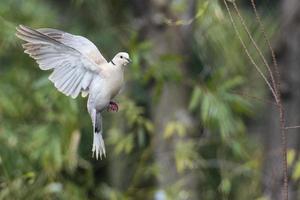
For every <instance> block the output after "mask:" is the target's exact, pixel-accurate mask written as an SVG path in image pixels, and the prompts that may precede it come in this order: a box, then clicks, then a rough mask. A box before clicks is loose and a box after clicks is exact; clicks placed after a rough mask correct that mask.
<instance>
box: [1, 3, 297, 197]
mask: <svg viewBox="0 0 300 200" xmlns="http://www.w3.org/2000/svg"><path fill="white" fill-rule="evenodd" d="M236 2H237V4H238V8H239V10H240V12H241V14H242V16H243V17H244V18H245V21H246V23H247V25H248V26H249V29H250V32H251V34H252V35H253V37H254V39H255V40H256V41H257V43H258V45H259V47H260V48H261V50H262V52H263V53H264V55H265V57H266V59H267V61H269V63H270V64H271V63H272V62H271V60H272V59H271V55H270V51H269V49H268V48H267V45H266V43H265V40H264V36H263V34H262V32H261V31H260V29H259V24H258V22H257V21H256V18H255V15H254V12H253V9H252V7H251V1H250V0H240V1H236ZM256 4H257V8H258V11H259V13H260V14H261V18H262V21H263V23H264V24H265V29H266V33H267V35H268V37H269V38H270V40H271V43H272V46H273V47H274V49H275V52H276V54H277V58H278V63H279V68H280V72H281V75H282V76H281V88H280V90H281V93H282V97H283V102H284V105H285V111H286V120H287V125H290V126H294V125H300V114H299V113H300V112H299V110H300V90H299V86H300V78H299V75H300V67H299V66H300V18H299V13H300V1H297V0H285V1H275V0H264V1H262V0H260V1H258V0H257V2H256ZM229 6H230V8H231V11H232V15H233V18H234V19H235V20H236V21H237V28H238V30H240V31H241V37H242V39H243V41H244V42H245V44H246V45H247V47H248V49H249V52H250V53H251V55H252V56H253V58H254V59H255V61H256V62H257V63H258V65H259V66H260V67H261V68H262V70H263V71H264V72H267V70H266V69H265V67H264V65H263V62H262V61H261V59H260V57H259V54H258V53H257V52H256V50H255V47H253V45H252V44H251V42H250V39H249V38H248V36H247V34H246V33H245V31H244V30H243V28H242V26H241V23H239V21H238V20H239V19H238V17H237V13H236V12H235V10H234V8H233V6H232V4H231V3H230V2H229ZM19 24H25V25H28V26H31V27H33V28H41V27H51V28H57V29H61V30H64V31H66V32H70V33H73V34H76V35H82V36H85V37H87V38H89V39H90V40H91V41H93V42H94V43H95V44H96V45H97V46H98V48H99V49H100V50H101V52H102V53H103V54H104V57H106V58H107V60H110V59H111V58H112V57H113V56H114V54H115V53H116V52H119V51H127V52H129V54H130V56H131V58H132V60H133V63H132V64H131V65H129V66H128V67H127V68H126V80H127V81H126V85H125V87H124V90H123V92H122V94H121V95H119V96H118V97H117V99H116V101H117V102H118V103H119V107H120V110H119V112H118V113H104V122H103V123H104V139H105V142H106V148H107V157H106V158H105V159H103V160H100V161H96V160H94V159H93V158H92V156H91V148H92V126H91V121H90V117H89V115H88V113H87V111H86V100H87V99H85V98H81V97H79V98H77V99H76V100H73V99H71V98H68V97H66V96H64V95H63V94H61V93H59V92H58V91H57V90H56V89H55V87H54V86H53V85H52V84H51V82H50V81H48V75H49V74H50V72H46V71H41V70H40V69H39V68H38V66H37V64H36V63H35V62H34V61H33V59H31V58H29V56H27V55H25V54H24V53H23V50H22V48H21V41H19V40H18V39H17V38H16V37H15V35H14V33H15V27H16V26H17V25H19ZM0 27H1V28H0V91H1V92H0V199H72V200H73V199H74V200H77V199H80V200H81V199H104V200H105V199H112V200H119V199H121V200H123V199H124V200H131V199H134V200H135V199H137V200H139V199H155V200H169V199H170V200H173V199H174V200H177V199H178V200H190V199H191V200H198V199H205V200H218V199H224V200H226V199H228V200H231V199H237V200H244V199H245V200H248V199H251V200H252V199H256V200H268V199H281V196H280V193H281V188H282V179H283V178H282V167H281V166H282V164H281V155H282V154H281V146H280V144H281V143H280V133H279V128H278V124H279V123H278V122H279V120H278V112H277V108H276V106H274V100H273V98H272V96H271V93H270V91H269V90H268V88H267V87H266V85H265V83H264V82H263V80H262V78H261V77H260V76H259V74H258V73H257V72H256V71H255V69H254V67H253V66H252V65H251V62H250V61H249V58H248V57H247V56H246V54H245V53H244V51H243V48H242V46H241V43H240V41H239V40H238V37H237V36H236V34H235V32H234V29H233V26H232V24H231V22H230V18H229V15H228V13H227V10H226V7H225V5H224V2H223V1H222V0H220V1H218V0H150V1H146V0H121V1H120V0H111V1H104V0H26V1H22V0H1V2H0ZM299 131H300V130H299V129H289V130H288V141H289V147H288V166H289V186H290V187H289V192H290V199H291V200H294V199H300V198H299V196H300V194H299V191H300V187H299V181H300V158H299V147H300V145H299V143H300V132H299Z"/></svg>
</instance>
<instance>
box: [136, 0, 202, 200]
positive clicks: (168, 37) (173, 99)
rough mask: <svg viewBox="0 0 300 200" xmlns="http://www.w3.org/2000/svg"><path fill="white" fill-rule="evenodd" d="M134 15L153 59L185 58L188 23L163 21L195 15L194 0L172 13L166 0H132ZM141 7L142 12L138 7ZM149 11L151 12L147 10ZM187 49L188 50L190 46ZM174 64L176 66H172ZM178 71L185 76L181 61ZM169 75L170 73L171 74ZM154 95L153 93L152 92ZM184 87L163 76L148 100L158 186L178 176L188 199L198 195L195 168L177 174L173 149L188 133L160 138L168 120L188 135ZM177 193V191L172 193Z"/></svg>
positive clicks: (190, 126)
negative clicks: (145, 2)
mask: <svg viewBox="0 0 300 200" xmlns="http://www.w3.org/2000/svg"><path fill="white" fill-rule="evenodd" d="M134 2H135V4H134V5H135V7H136V10H137V12H136V15H137V16H138V19H139V22H141V23H143V25H142V31H141V33H142V35H143V36H144V37H145V39H148V40H150V41H151V42H152V45H153V49H152V51H153V54H152V57H153V60H154V61H158V60H159V59H160V56H162V55H170V54H175V55H183V56H186V58H188V55H186V53H184V52H188V51H186V50H187V49H189V48H190V46H189V45H190V38H191V34H192V25H189V26H184V27H183V26H182V27H178V26H172V25H167V24H166V23H165V21H164V20H165V19H174V18H176V19H180V20H186V19H190V18H193V16H194V15H195V9H196V1H195V0H189V1H188V2H187V5H189V6H188V8H187V10H186V12H185V13H184V14H183V15H180V16H178V14H177V15H176V13H172V11H171V9H170V4H171V3H172V1H170V0H160V1H158V0H152V1H149V2H148V5H147V6H146V7H145V6H143V5H142V3H140V1H139V0H136V1H134ZM141 9H143V12H141V11H138V10H141ZM150 13H151V14H150ZM190 51H191V50H190ZM173 67H176V66H173ZM178 69H179V72H180V74H181V75H182V76H183V77H186V75H187V70H186V69H188V64H187V62H184V63H181V64H180V65H179V66H178ZM171 76H172V75H171ZM153 96H155V95H153ZM188 101H189V98H188V87H187V86H186V85H184V84H183V83H182V82H178V81H177V82H176V81H172V80H166V81H165V82H164V83H163V86H162V90H161V93H160V94H159V97H158V100H153V101H152V103H151V110H152V111H151V112H152V118H153V121H154V126H155V136H154V141H153V142H154V148H155V149H154V157H155V161H156V163H157V164H158V167H159V175H158V186H159V188H160V189H161V190H162V191H165V190H166V189H169V187H170V186H174V183H177V182H178V181H179V180H180V181H183V185H182V187H181V188H180V189H183V190H185V191H188V194H190V196H189V198H188V199H192V200H193V199H199V198H198V194H197V189H196V187H197V186H198V184H197V176H196V173H195V171H192V170H190V171H188V172H186V173H183V174H179V173H178V171H177V168H176V163H175V160H174V149H175V147H176V144H177V143H178V142H179V141H182V140H186V139H188V137H189V136H186V137H185V138H183V137H178V136H174V137H171V138H170V139H166V138H164V132H165V129H166V126H167V125H168V123H169V122H174V121H176V122H178V123H180V124H182V125H183V126H184V127H187V131H188V133H189V134H188V135H190V133H192V132H194V131H195V125H194V124H195V123H194V122H193V119H192V117H191V116H190V113H189V112H188V110H187V105H188ZM176 195H178V194H176ZM177 197H178V198H179V199H180V197H179V196H177Z"/></svg>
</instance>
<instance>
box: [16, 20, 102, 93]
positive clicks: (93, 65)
mask: <svg viewBox="0 0 300 200" xmlns="http://www.w3.org/2000/svg"><path fill="white" fill-rule="evenodd" d="M16 36H17V37H19V38H20V39H22V40H24V41H26V42H27V43H25V44H23V45H22V46H23V48H24V49H25V51H24V52H25V53H27V54H29V56H30V57H32V58H34V59H35V60H36V62H37V63H38V64H39V67H40V69H42V70H51V69H53V72H52V73H51V75H50V76H49V80H50V81H52V82H53V83H54V85H55V87H56V88H57V89H58V90H59V91H60V92H62V93H64V94H65V95H67V96H71V97H72V98H76V97H77V96H78V94H79V93H80V92H81V91H87V90H88V88H89V85H90V83H91V82H92V80H93V77H94V76H95V75H99V74H100V73H101V71H102V66H103V65H102V64H104V63H107V61H106V60H105V58H104V57H103V56H102V54H101V53H100V51H99V50H98V49H97V47H96V46H95V45H94V44H93V43H92V42H91V41H89V40H88V39H86V38H84V37H81V36H76V35H72V34H69V33H66V32H63V31H60V30H56V29H48V28H45V29H38V30H34V29H31V28H29V27H26V26H23V25H20V26H19V27H17V32H16Z"/></svg>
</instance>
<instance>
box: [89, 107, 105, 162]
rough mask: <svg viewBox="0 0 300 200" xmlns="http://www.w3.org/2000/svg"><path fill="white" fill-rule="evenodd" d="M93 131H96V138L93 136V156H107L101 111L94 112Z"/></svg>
mask: <svg viewBox="0 0 300 200" xmlns="http://www.w3.org/2000/svg"><path fill="white" fill-rule="evenodd" d="M92 117H93V120H92V121H93V129H94V130H93V132H94V138H93V149H92V156H93V157H94V156H95V157H96V159H97V160H98V158H99V157H100V159H102V155H104V157H106V155H105V145H104V140H103V138H102V116H101V113H100V112H97V111H96V110H95V112H93V116H92Z"/></svg>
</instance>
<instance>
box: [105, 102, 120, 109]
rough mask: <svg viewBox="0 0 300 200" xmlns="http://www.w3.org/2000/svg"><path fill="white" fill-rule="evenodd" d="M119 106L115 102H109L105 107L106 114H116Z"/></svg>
mask: <svg viewBox="0 0 300 200" xmlns="http://www.w3.org/2000/svg"><path fill="white" fill-rule="evenodd" d="M118 110H119V106H118V104H117V103H116V102H113V101H110V102H109V105H108V107H107V111H108V112H118Z"/></svg>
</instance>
